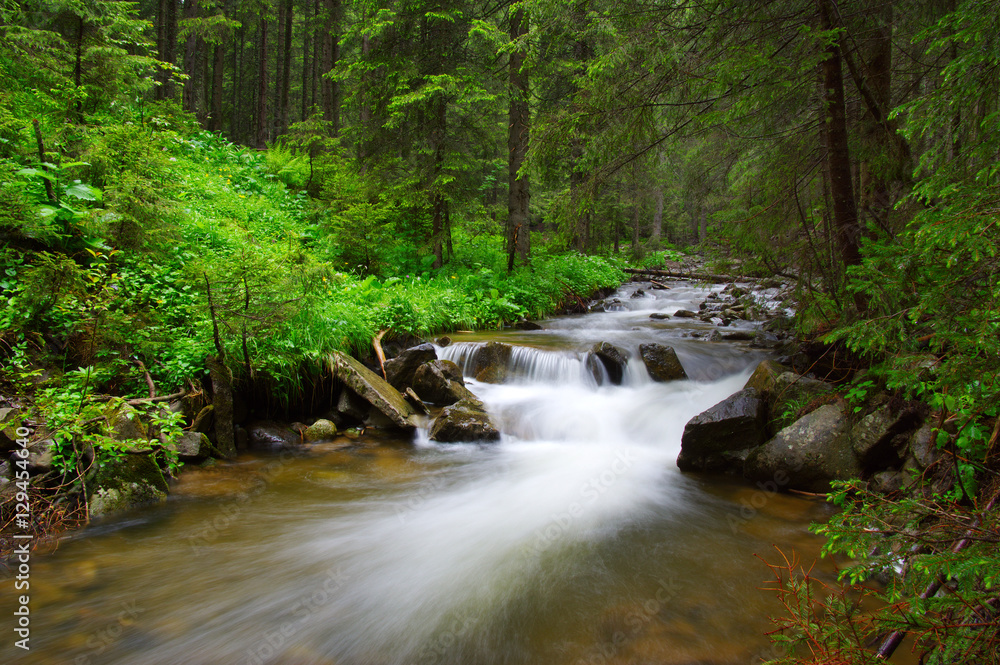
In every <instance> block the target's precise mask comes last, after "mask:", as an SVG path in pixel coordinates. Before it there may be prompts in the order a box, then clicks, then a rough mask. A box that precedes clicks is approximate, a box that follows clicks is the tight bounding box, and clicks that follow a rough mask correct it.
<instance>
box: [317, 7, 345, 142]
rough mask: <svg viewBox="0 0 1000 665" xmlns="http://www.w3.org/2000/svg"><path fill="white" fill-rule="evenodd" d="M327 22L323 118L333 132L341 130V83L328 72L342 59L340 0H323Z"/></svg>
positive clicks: (323, 69)
mask: <svg viewBox="0 0 1000 665" xmlns="http://www.w3.org/2000/svg"><path fill="white" fill-rule="evenodd" d="M323 3H324V9H325V12H326V17H325V18H326V23H325V25H324V27H323V29H322V30H321V32H320V37H321V39H322V41H323V64H322V72H321V74H322V78H321V83H320V87H321V92H322V94H321V98H322V102H321V104H322V107H323V119H324V120H326V121H327V122H329V123H330V127H331V132H332V134H333V135H334V136H336V135H337V134H338V133H339V132H340V85H339V83H338V82H337V81H334V80H333V79H331V78H330V77H329V76H327V74H329V73H330V72H331V71H333V68H334V67H335V66H336V65H337V61H338V60H339V59H340V0H323Z"/></svg>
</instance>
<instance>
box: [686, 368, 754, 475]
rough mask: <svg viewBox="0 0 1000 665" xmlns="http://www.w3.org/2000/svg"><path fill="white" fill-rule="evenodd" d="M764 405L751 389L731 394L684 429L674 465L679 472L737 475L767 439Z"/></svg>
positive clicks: (691, 421) (700, 414)
mask: <svg viewBox="0 0 1000 665" xmlns="http://www.w3.org/2000/svg"><path fill="white" fill-rule="evenodd" d="M766 428H767V405H766V403H765V402H764V400H763V398H762V396H761V394H760V393H759V392H758V391H757V390H756V389H754V388H744V389H743V390H741V391H739V392H737V393H735V394H733V395H730V396H729V397H727V398H726V399H724V400H722V401H721V402H719V403H718V404H716V405H715V406H713V407H712V408H710V409H708V410H707V411H703V412H702V413H699V414H698V415H697V416H695V417H694V418H692V419H691V420H690V421H688V424H687V425H685V426H684V434H683V435H682V436H681V453H680V455H679V456H678V457H677V466H678V467H680V469H681V470H682V471H721V472H727V471H731V472H737V473H738V472H740V471H741V470H742V469H743V460H744V459H746V456H747V454H748V453H749V451H750V450H752V449H753V448H755V447H757V446H759V445H760V444H762V443H764V441H765V440H766V439H767V430H766Z"/></svg>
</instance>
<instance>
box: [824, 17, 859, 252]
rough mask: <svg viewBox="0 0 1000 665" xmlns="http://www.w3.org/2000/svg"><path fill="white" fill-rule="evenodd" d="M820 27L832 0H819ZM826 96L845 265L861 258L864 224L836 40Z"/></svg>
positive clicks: (830, 50)
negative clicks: (856, 190)
mask: <svg viewBox="0 0 1000 665" xmlns="http://www.w3.org/2000/svg"><path fill="white" fill-rule="evenodd" d="M817 4H818V7H819V16H820V26H821V28H822V29H823V30H831V29H832V28H833V23H832V21H831V18H830V17H831V14H830V7H829V0H817ZM821 66H822V71H823V96H824V103H825V106H826V114H825V121H826V122H825V124H826V152H827V154H826V161H827V167H828V172H829V177H830V196H831V197H832V199H833V219H834V225H835V227H836V231H837V244H838V246H839V247H840V258H841V261H843V264H844V265H845V266H852V265H857V264H858V263H860V261H861V253H860V250H859V245H860V241H861V227H860V226H859V224H858V210H857V205H856V203H855V200H854V190H853V186H852V183H851V153H850V150H849V148H848V136H847V109H846V105H845V103H844V80H843V73H842V68H841V52H840V45H839V43H838V42H837V41H833V42H831V43H830V45H829V46H828V47H827V51H826V58H825V59H824V60H823V62H822V65H821Z"/></svg>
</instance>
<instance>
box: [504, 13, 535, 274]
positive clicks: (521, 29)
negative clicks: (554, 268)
mask: <svg viewBox="0 0 1000 665" xmlns="http://www.w3.org/2000/svg"><path fill="white" fill-rule="evenodd" d="M527 32H528V22H527V20H526V19H525V17H524V9H523V8H521V7H518V9H517V11H516V12H514V14H513V16H511V19H510V38H511V41H517V40H519V39H521V38H522V37H523V36H524V35H525V34H527ZM526 55H527V53H526V49H525V48H524V47H520V46H519V47H517V48H515V49H514V51H512V52H511V54H510V61H509V64H508V68H509V71H508V77H509V82H510V91H509V94H510V107H509V110H508V114H507V117H508V128H507V272H510V271H511V270H513V268H514V258H515V256H516V257H519V258H520V259H521V262H522V263H524V262H527V260H528V251H529V248H530V243H529V241H530V238H531V234H530V232H529V230H528V203H529V200H530V196H531V194H530V190H529V182H528V175H527V173H520V171H521V167H522V166H523V165H524V160H525V158H526V157H527V155H528V139H529V133H530V129H531V124H530V123H531V119H530V109H529V108H528V72H527V71H526V70H525V68H524V65H525V57H526Z"/></svg>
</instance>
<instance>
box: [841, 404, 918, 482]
mask: <svg viewBox="0 0 1000 665" xmlns="http://www.w3.org/2000/svg"><path fill="white" fill-rule="evenodd" d="M919 420H920V418H919V415H918V414H917V413H916V411H914V410H913V409H901V408H893V406H892V404H891V403H890V404H884V405H882V406H880V407H879V408H878V409H876V410H875V411H872V412H871V413H869V414H868V415H866V416H865V417H864V418H862V419H861V420H860V421H859V422H858V423H857V424H856V425H855V426H854V427H853V428H851V446H852V448H853V449H854V455H855V457H857V458H858V460H859V461H860V462H861V466H862V467H863V468H864V469H865V470H866V471H868V472H870V473H875V472H878V471H884V470H885V469H887V468H889V467H897V466H899V464H901V463H902V462H903V461H904V460H905V458H906V454H907V445H908V444H909V442H910V437H909V436H908V435H909V433H910V432H911V431H912V430H913V429H914V428H916V426H917V425H918V424H919Z"/></svg>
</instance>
